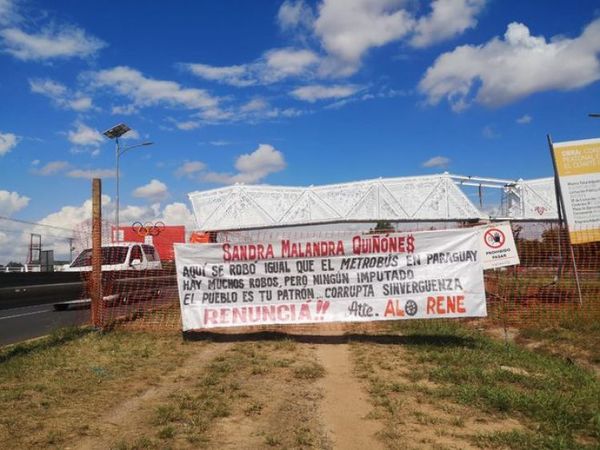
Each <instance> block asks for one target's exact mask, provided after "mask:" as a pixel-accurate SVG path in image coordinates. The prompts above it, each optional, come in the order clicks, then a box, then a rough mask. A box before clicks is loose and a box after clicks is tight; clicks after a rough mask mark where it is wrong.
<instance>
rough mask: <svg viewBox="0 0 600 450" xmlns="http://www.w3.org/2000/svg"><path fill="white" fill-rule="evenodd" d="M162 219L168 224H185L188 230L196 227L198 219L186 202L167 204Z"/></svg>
mask: <svg viewBox="0 0 600 450" xmlns="http://www.w3.org/2000/svg"><path fill="white" fill-rule="evenodd" d="M160 220H162V221H163V222H164V223H166V224H167V225H184V226H185V229H186V231H188V232H191V231H192V230H194V229H195V228H196V219H195V217H194V215H193V214H192V212H191V211H190V210H189V209H188V207H187V206H186V205H185V204H184V203H179V202H175V203H170V204H168V205H166V206H165V207H164V209H163V212H162V216H161V217H160Z"/></svg>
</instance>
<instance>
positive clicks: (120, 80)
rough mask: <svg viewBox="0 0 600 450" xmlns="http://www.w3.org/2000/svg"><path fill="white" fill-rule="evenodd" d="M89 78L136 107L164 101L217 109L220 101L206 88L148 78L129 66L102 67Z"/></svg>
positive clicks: (169, 104)
mask: <svg viewBox="0 0 600 450" xmlns="http://www.w3.org/2000/svg"><path fill="white" fill-rule="evenodd" d="M89 77H90V79H91V82H92V86H93V87H97V88H101V87H102V88H107V89H110V90H114V91H116V92H117V93H118V94H121V95H123V96H126V97H128V98H129V99H131V100H132V101H133V103H134V106H135V107H146V106H155V105H161V104H163V105H167V106H172V107H181V108H186V109H199V110H214V109H216V108H217V107H218V103H219V100H218V99H217V98H216V97H213V96H211V95H210V94H208V92H206V91H205V90H203V89H194V88H184V87H182V86H181V85H180V84H179V83H176V82H175V81H165V80H155V79H153V78H148V77H146V76H144V75H143V74H142V73H141V72H139V71H138V70H135V69H132V68H130V67H125V66H118V67H114V68H112V69H107V70H101V71H99V72H95V73H92V74H89ZM119 111H123V109H120V110H119ZM113 112H114V108H113Z"/></svg>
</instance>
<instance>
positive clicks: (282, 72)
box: [262, 48, 319, 81]
mask: <svg viewBox="0 0 600 450" xmlns="http://www.w3.org/2000/svg"><path fill="white" fill-rule="evenodd" d="M265 61H266V66H267V68H266V70H265V73H264V74H263V77H262V78H263V80H266V81H270V80H273V81H278V80H281V79H283V78H286V77H289V76H298V75H302V74H303V73H305V72H306V70H307V69H308V68H309V67H311V66H313V65H315V64H316V63H318V62H319V57H318V56H317V55H316V54H315V53H314V52H312V51H310V50H297V49H294V48H280V49H273V50H269V51H268V52H266V53H265Z"/></svg>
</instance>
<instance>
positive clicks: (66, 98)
mask: <svg viewBox="0 0 600 450" xmlns="http://www.w3.org/2000/svg"><path fill="white" fill-rule="evenodd" d="M29 87H30V89H31V92H34V93H36V94H41V95H44V96H46V97H48V98H50V99H52V100H53V101H54V103H55V104H56V105H58V106H60V107H61V108H65V109H72V110H74V111H87V110H89V109H91V108H92V106H93V105H92V99H91V98H90V97H88V96H85V95H83V94H81V93H79V92H75V93H73V92H71V91H70V90H69V89H67V87H66V86H64V85H63V84H61V83H58V82H56V81H53V80H51V79H49V78H45V79H32V80H29Z"/></svg>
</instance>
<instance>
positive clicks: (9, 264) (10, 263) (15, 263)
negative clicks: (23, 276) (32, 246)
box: [6, 261, 25, 267]
mask: <svg viewBox="0 0 600 450" xmlns="http://www.w3.org/2000/svg"><path fill="white" fill-rule="evenodd" d="M6 267H25V266H24V265H23V264H21V263H20V262H15V261H10V262H9V263H8V264H7V265H6Z"/></svg>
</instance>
